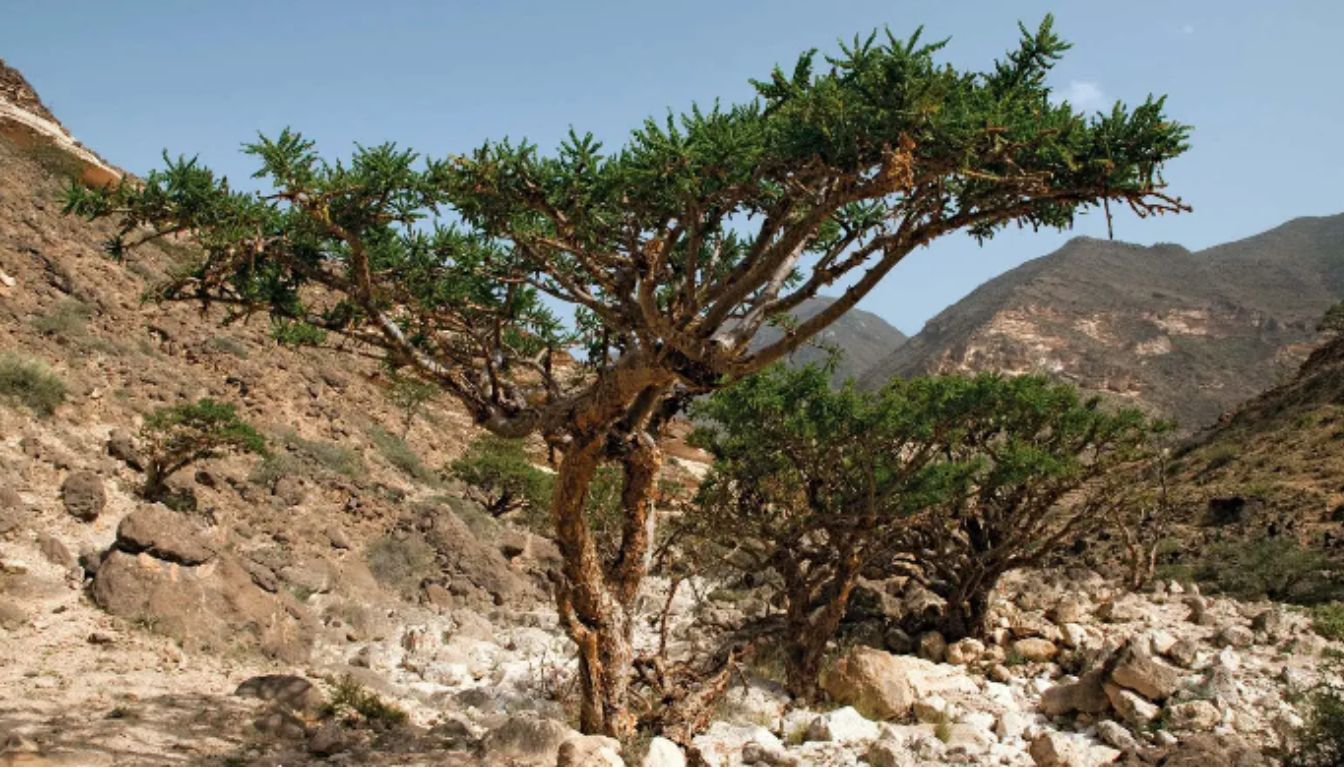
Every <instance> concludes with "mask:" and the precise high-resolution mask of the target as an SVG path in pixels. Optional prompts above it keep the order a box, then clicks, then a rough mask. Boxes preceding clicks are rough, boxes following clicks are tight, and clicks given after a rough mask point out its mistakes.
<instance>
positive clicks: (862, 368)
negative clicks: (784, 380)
mask: <svg viewBox="0 0 1344 768" xmlns="http://www.w3.org/2000/svg"><path fill="white" fill-rule="evenodd" d="M833 301H835V299H832V298H829V297H826V296H817V297H814V298H811V299H808V300H807V301H805V302H803V303H802V305H801V306H799V307H798V310H797V311H796V312H795V313H794V318H795V319H796V320H797V321H798V322H802V321H804V320H806V319H808V318H809V317H811V316H813V315H815V314H816V313H818V312H820V311H821V310H823V309H825V308H826V307H827V306H829V305H830V304H831V302H833ZM782 334H783V329H781V328H779V327H778V326H766V327H765V328H763V329H761V332H760V333H759V334H757V336H756V338H755V339H754V340H753V341H752V344H753V346H755V347H758V348H759V347H764V346H767V345H769V344H772V343H774V342H775V341H776V340H777V339H779V338H780V336H781V335H782ZM905 339H906V336H905V334H904V333H901V332H900V331H899V330H897V329H896V328H895V327H893V326H892V325H891V324H890V323H888V322H887V321H886V320H883V319H882V318H880V317H878V316H877V315H874V314H873V313H871V312H865V311H863V310H861V309H851V310H850V311H848V312H846V313H845V314H844V315H842V316H841V317H840V319H839V320H836V321H835V322H834V323H832V324H831V325H830V327H828V328H826V329H825V330H824V331H822V332H821V333H819V334H817V335H816V336H815V337H813V338H812V340H811V341H809V342H808V343H807V344H804V345H803V346H802V347H800V348H799V349H798V350H796V351H795V352H794V353H793V354H792V355H790V356H789V360H788V361H789V363H790V364H792V365H807V364H808V363H819V362H824V361H825V360H826V359H827V358H828V357H829V355H830V350H831V349H832V348H834V349H838V350H840V352H841V353H843V354H842V355H841V357H840V359H839V360H838V361H837V364H836V367H835V374H834V376H833V377H832V378H833V379H834V380H835V381H836V382H837V383H839V382H842V381H845V380H846V379H851V378H853V379H857V378H860V377H862V376H863V375H864V373H866V372H867V371H868V370H869V369H870V368H872V367H873V366H874V365H876V364H878V363H879V362H881V361H882V360H884V359H886V357H887V356H888V355H890V354H891V352H892V350H894V349H896V348H898V347H900V346H901V345H902V344H904V343H905Z"/></svg>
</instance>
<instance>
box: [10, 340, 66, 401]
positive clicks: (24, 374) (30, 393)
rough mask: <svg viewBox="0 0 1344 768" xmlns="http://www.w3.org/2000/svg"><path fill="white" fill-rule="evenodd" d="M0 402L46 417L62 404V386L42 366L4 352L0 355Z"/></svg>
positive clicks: (58, 378) (55, 377) (63, 393)
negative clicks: (8, 402)
mask: <svg viewBox="0 0 1344 768" xmlns="http://www.w3.org/2000/svg"><path fill="white" fill-rule="evenodd" d="M0 398H3V399H5V400H8V401H10V402H12V403H15V404H17V405H21V406H23V407H25V408H27V409H28V410H30V411H32V412H33V413H35V414H37V415H38V416H50V415H52V414H53V413H55V412H56V408H57V407H58V406H59V405H60V404H61V403H64V402H65V382H63V381H61V379H60V377H59V376H57V375H56V374H55V373H52V371H51V369H49V368H47V366H46V365H45V364H43V363H41V362H39V361H37V360H32V359H29V358H26V357H21V356H19V355H16V354H13V353H10V352H6V353H4V354H3V355H0Z"/></svg>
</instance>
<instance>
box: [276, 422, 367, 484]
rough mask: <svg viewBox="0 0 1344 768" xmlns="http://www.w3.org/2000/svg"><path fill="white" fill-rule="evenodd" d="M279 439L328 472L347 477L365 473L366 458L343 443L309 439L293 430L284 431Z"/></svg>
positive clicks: (307, 460)
mask: <svg viewBox="0 0 1344 768" xmlns="http://www.w3.org/2000/svg"><path fill="white" fill-rule="evenodd" d="M279 440H280V442H281V443H282V444H283V445H284V446H285V447H286V448H288V449H289V450H290V451H293V452H294V453H296V454H298V456H299V457H300V458H301V459H303V460H304V461H305V462H306V463H309V464H315V465H317V466H318V467H319V468H321V469H323V470H325V471H327V472H333V473H335V474H338V475H345V476H346V477H358V476H359V475H362V474H363V473H364V459H362V458H360V455H359V454H358V453H357V452H355V451H354V450H352V449H350V448H347V447H345V446H343V445H339V444H337V443H329V442H326V441H324V440H309V439H308V438H306V437H303V436H302V435H300V434H299V433H297V432H295V431H293V430H287V431H285V432H282V433H281V434H280V436H279Z"/></svg>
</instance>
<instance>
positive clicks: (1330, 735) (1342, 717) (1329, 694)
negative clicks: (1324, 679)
mask: <svg viewBox="0 0 1344 768" xmlns="http://www.w3.org/2000/svg"><path fill="white" fill-rule="evenodd" d="M1307 701H1308V702H1309V703H1308V711H1307V722H1306V725H1305V726H1304V727H1303V728H1302V729H1301V730H1300V731H1299V732H1298V733H1297V734H1296V739H1297V745H1296V747H1295V748H1294V749H1293V750H1292V752H1290V753H1289V754H1288V755H1287V758H1286V759H1285V760H1284V764H1285V765H1344V691H1341V690H1340V689H1339V688H1338V687H1337V686H1334V685H1322V686H1320V687H1319V688H1317V689H1316V690H1315V691H1314V692H1312V694H1311V695H1310V696H1309V697H1308V698H1307Z"/></svg>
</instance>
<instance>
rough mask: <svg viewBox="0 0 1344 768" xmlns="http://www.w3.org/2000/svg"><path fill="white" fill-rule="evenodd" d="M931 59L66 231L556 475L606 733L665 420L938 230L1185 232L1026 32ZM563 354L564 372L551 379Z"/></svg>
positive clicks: (1152, 164)
mask: <svg viewBox="0 0 1344 768" xmlns="http://www.w3.org/2000/svg"><path fill="white" fill-rule="evenodd" d="M941 48H942V44H941V43H933V44H925V43H923V42H921V40H920V35H919V34H918V33H916V34H915V35H912V36H911V37H909V38H908V39H899V38H896V37H894V36H892V35H891V34H890V33H887V34H885V35H879V34H876V33H875V34H874V35H872V36H869V37H868V38H866V39H856V40H855V41H854V43H853V44H851V45H847V46H842V47H841V50H840V51H839V53H838V54H837V55H835V56H834V57H828V58H826V59H824V61H823V62H822V65H821V66H820V67H819V66H817V65H818V63H819V62H818V59H817V56H816V52H815V51H809V52H807V53H805V54H803V55H802V56H801V57H799V59H798V61H797V64H796V66H794V68H793V70H792V72H791V73H786V72H784V71H782V70H779V69H776V70H775V71H774V73H773V74H772V75H771V76H770V77H769V78H767V79H766V80H764V81H761V82H758V83H756V84H755V85H756V88H757V91H758V97H757V98H756V99H755V100H754V101H751V102H749V103H744V104H737V105H733V106H727V107H720V106H718V105H716V106H715V107H713V108H710V109H701V108H692V109H691V110H690V111H688V112H686V113H684V114H681V115H678V116H672V115H669V116H668V117H667V119H665V120H661V121H657V120H649V121H648V122H646V123H645V124H644V125H643V126H641V127H640V128H638V129H636V130H635V131H634V132H633V134H632V135H631V137H630V139H629V140H628V141H627V143H626V144H625V145H624V146H622V147H621V148H619V149H618V150H616V151H614V152H608V151H604V149H603V147H602V146H601V145H600V144H599V143H598V142H597V141H595V140H594V139H593V138H592V137H591V136H589V135H579V134H572V135H571V136H570V137H569V139H568V140H567V141H565V142H564V143H563V144H562V145H561V146H560V147H559V148H558V150H557V151H556V152H554V153H553V154H549V155H546V154H542V153H541V152H539V151H538V150H537V148H536V147H535V146H533V145H531V144H527V143H513V142H510V141H498V142H493V141H492V142H488V143H486V144H485V145H483V146H481V147H480V148H478V149H476V150H475V151H472V152H469V153H468V154H466V155H462V156H451V157H448V158H444V159H432V158H431V159H421V158H420V157H419V156H417V155H416V154H415V153H414V152H412V151H410V150H406V149H399V148H397V147H396V146H395V145H393V144H384V145H381V146H376V147H361V148H359V149H358V150H357V151H356V152H355V153H354V155H353V156H352V157H351V158H350V159H349V160H348V161H344V162H342V161H333V162H327V161H324V160H322V159H321V158H320V156H319V155H318V154H317V152H316V151H315V148H314V145H313V144H312V142H310V141H307V140H305V139H303V138H302V137H301V136H300V135H298V134H296V133H293V132H290V131H284V132H282V133H281V134H280V135H279V136H276V137H273V138H266V137H262V138H261V139H259V140H258V141H257V142H256V143H255V144H252V145H249V146H248V148H247V151H248V152H250V153H252V154H254V155H256V156H257V157H258V158H259V160H260V161H261V170H260V171H259V172H258V174H257V176H258V177H259V178H261V179H263V180H264V182H265V184H267V185H268V186H269V189H267V190H265V191H263V192H259V193H251V192H243V191H239V190H236V189H234V188H233V187H232V186H230V185H229V184H228V182H227V180H225V179H222V178H219V177H217V176H216V175H215V174H213V173H212V172H211V171H209V170H208V169H207V168H204V167H202V166H201V165H200V164H199V163H198V162H196V161H195V160H186V159H182V160H176V161H171V160H170V161H167V165H166V167H165V168H164V169H163V170H160V171H157V172H154V173H152V174H150V175H149V176H148V177H147V178H145V179H144V180H143V181H129V180H128V181H126V182H124V183H123V184H121V185H120V186H119V187H116V188H111V189H104V190H81V189H74V190H72V192H71V194H70V197H69V200H68V209H69V210H70V211H72V212H74V213H77V214H81V215H85V216H89V217H95V218H101V217H115V218H116V219H117V220H118V221H119V223H120V232H121V236H120V237H118V238H117V239H116V240H115V242H114V243H113V244H112V250H113V251H114V253H116V254H121V253H123V252H125V251H126V250H127V249H128V248H131V247H133V246H134V245H135V244H136V243H138V242H142V241H144V240H145V239H148V238H154V237H162V236H164V235H169V234H183V235H188V236H190V237H192V238H193V239H195V240H196V241H197V242H198V243H199V244H200V245H201V247H202V249H203V254H204V255H203V257H202V259H201V261H200V263H199V264H197V265H195V268H194V270H192V271H191V272H190V273H189V274H187V275H185V276H183V277H181V278H180V279H177V280H175V281H174V282H173V283H172V284H171V285H169V286H167V287H165V289H164V291H163V293H162V295H163V296H164V298H195V299H200V300H203V301H208V302H217V303H224V304H228V305H231V306H232V307H234V308H236V310H237V311H238V312H242V313H246V312H251V311H256V310H264V311H267V312H270V313H271V314H272V315H273V316H275V317H278V318H281V319H283V320H285V321H289V322H299V323H304V324H306V326H305V327H307V326H311V327H314V328H319V329H322V330H324V331H325V332H327V333H328V334H339V335H344V336H347V337H352V338H354V339H357V340H359V341H361V342H363V343H364V344H365V345H367V346H368V347H372V348H374V349H381V350H383V351H384V352H385V353H386V355H387V356H388V357H389V361H390V362H391V363H393V364H394V365H399V366H405V367H409V368H410V369H411V370H412V371H414V373H415V374H416V375H418V376H421V377H423V378H424V379H425V380H426V381H430V382H433V383H435V384H437V385H438V386H440V387H441V388H443V389H444V390H445V391H446V392H448V393H450V394H451V395H453V396H454V397H456V398H457V399H458V400H460V401H461V402H462V403H463V404H464V405H465V406H466V407H467V408H468V409H469V411H470V412H471V414H472V415H473V416H474V417H475V419H476V421H477V422H478V423H479V424H480V425H481V426H483V427H484V428H486V429H488V430H490V431H491V432H494V433H495V434H498V435H501V436H505V437H519V436H523V435H528V434H539V435H540V436H541V437H542V438H543V439H544V440H545V441H546V442H547V443H548V444H549V445H550V446H551V447H552V448H554V449H555V450H556V451H557V452H559V453H560V454H562V456H563V458H562V459H561V461H560V463H559V467H558V474H557V477H556V482H555V493H554V495H553V501H552V509H551V514H552V517H553V520H554V523H555V529H556V535H557V539H558V544H559V546H560V550H561V553H562V555H563V557H564V563H565V565H564V569H563V570H564V573H563V578H562V579H561V580H560V581H559V582H558V584H557V589H556V597H557V605H558V607H559V609H560V612H561V615H562V616H563V622H564V625H565V626H566V628H567V629H568V631H569V633H570V635H571V637H572V638H573V639H574V640H575V642H576V643H577V645H578V648H579V656H580V680H581V682H582V692H583V693H582V697H583V700H582V704H581V716H580V719H581V726H582V728H583V729H584V730H585V731H588V732H605V733H611V734H624V733H628V732H629V731H630V730H631V728H632V727H633V721H632V718H631V716H630V713H629V709H628V707H627V706H626V699H627V693H628V681H629V672H630V664H631V642H630V641H631V632H632V626H633V625H632V617H631V615H630V614H631V612H632V610H633V606H634V604H635V596H636V593H637V592H638V590H639V587H640V583H641V579H642V577H643V576H644V573H645V571H646V569H647V561H648V553H649V547H650V544H649V542H650V531H651V528H652V526H653V520H654V513H653V510H652V509H651V499H652V490H653V488H654V484H655V482H656V476H657V474H658V471H659V467H660V462H661V454H660V451H659V448H658V442H657V437H658V434H659V431H660V429H661V428H662V426H663V425H664V424H665V423H666V421H667V419H668V418H669V416H670V415H671V414H672V413H674V412H675V411H676V409H677V408H678V407H680V405H681V404H682V403H684V402H686V400H687V398H688V397H690V396H692V395H695V394H699V393H705V392H710V391H713V390H715V389H716V388H718V387H720V386H722V385H723V384H725V383H726V382H729V381H732V380H734V379H737V378H740V377H742V376H745V375H747V374H750V373H752V372H754V371H758V370H761V369H762V368H764V367H766V366H767V365H769V364H770V363H772V362H774V361H776V360H779V359H780V358H782V357H784V356H785V355H787V354H788V353H789V352H790V351H791V350H793V349H795V348H797V347H798V346H799V345H800V344H802V343H803V342H805V341H807V340H808V339H809V338H810V337H811V336H813V335H814V334H815V333H817V331H819V330H821V329H822V328H824V327H826V325H827V324H829V323H830V322H832V321H833V320H835V319H836V318H837V317H839V316H840V315H842V314H843V313H844V312H845V311H846V310H848V309H849V308H851V307H853V306H854V305H855V304H856V303H857V302H858V301H859V300H860V299H862V298H863V297H864V296H865V295H867V294H868V293H869V292H870V291H871V290H872V289H873V288H874V286H876V285H877V284H878V283H879V282H880V281H881V280H882V279H883V278H884V277H886V276H887V275H888V274H889V273H890V272H891V270H892V268H893V267H895V266H896V265H897V264H898V263H900V261H901V260H902V259H904V258H905V257H906V256H907V255H908V254H910V253H911V252H913V251H914V250H915V249H917V248H920V247H922V246H924V245H927V244H929V243H931V242H932V241H934V240H936V239H938V238H939V237H942V236H944V235H948V234H951V233H954V232H958V231H965V232H968V233H970V234H971V235H973V236H974V237H976V238H978V239H981V240H983V239H984V238H988V237H990V236H992V235H993V234H994V233H995V232H996V231H998V230H1000V229H1001V228H1003V227H1006V226H1010V225H1019V226H1030V227H1042V226H1045V227H1067V226H1069V225H1070V224H1071V223H1072V222H1073V219H1074V216H1075V215H1076V213H1077V212H1078V211H1079V210H1081V209H1084V208H1089V207H1094V206H1101V205H1103V204H1108V203H1118V204H1128V206H1129V207H1130V208H1132V209H1133V210H1134V211H1135V212H1136V213H1138V214H1139V215H1148V214H1152V213H1158V212H1166V211H1179V210H1182V209H1183V207H1184V206H1183V205H1182V204H1181V203H1180V201H1179V200H1178V199H1176V198H1173V197H1171V196H1169V195H1167V194H1166V193H1165V192H1164V191H1163V186H1164V185H1163V182H1162V179H1161V176H1160V172H1161V169H1162V167H1163V165H1164V164H1165V163H1166V162H1167V161H1169V160H1170V159H1172V158H1173V157H1176V156H1177V155H1179V154H1180V153H1181V152H1183V151H1184V150H1185V148H1186V137H1187V133H1188V129H1187V128H1186V127H1185V126H1183V125H1181V124H1179V123H1176V122H1174V121H1172V120H1170V119H1169V118H1168V117H1167V116H1166V115H1165V114H1164V111H1163V100H1162V99H1151V98H1150V99H1149V100H1148V101H1146V102H1144V103H1143V104H1141V105H1139V106H1137V107H1134V108H1133V109H1126V108H1124V107H1123V106H1121V105H1116V107H1115V108H1114V109H1113V110H1111V111H1109V112H1107V113H1104V114H1097V115H1092V116H1088V115H1085V114H1082V113H1079V112H1078V111H1076V110H1075V109H1074V108H1073V107H1072V106H1071V105H1069V104H1068V103H1065V102H1057V101H1055V100H1054V99H1053V98H1052V94H1051V90H1050V87H1049V85H1048V84H1047V82H1046V77H1047V74H1048V73H1049V71H1050V69H1051V67H1052V66H1053V65H1054V63H1055V61H1056V60H1057V59H1058V58H1059V57H1060V56H1061V55H1062V54H1063V52H1064V51H1065V50H1066V49H1067V48H1068V46H1067V44H1065V43H1064V42H1062V41H1061V40H1060V39H1059V38H1058V37H1057V36H1056V35H1055V33H1054V32H1053V31H1052V28H1051V22H1050V19H1049V18H1048V17H1047V19H1046V20H1045V22H1044V23H1042V25H1041V26H1040V28H1039V29H1038V30H1036V31H1027V30H1026V29H1023V35H1022V39H1021V42H1020V43H1019V45H1018V46H1017V47H1016V48H1015V49H1014V50H1012V51H1010V52H1009V53H1008V54H1007V56H1006V57H1005V58H1003V59H1002V60H1000V61H999V62H997V63H996V64H995V65H994V67H993V68H991V69H990V70H989V71H985V72H974V71H961V70H958V69H956V68H954V67H952V66H950V65H947V64H944V63H941V62H939V61H938V58H937V57H938V53H939V50H940V49H941ZM450 220H451V221H453V222H454V223H451V224H450V223H445V222H447V221H450ZM833 285H843V286H845V288H844V289H843V291H841V292H840V294H839V298H838V300H836V301H835V302H834V303H832V304H831V305H829V306H828V307H827V309H825V310H824V311H822V312H820V313H818V314H816V315H814V316H813V317H810V318H808V319H807V320H806V321H804V322H801V323H797V324H794V325H790V327H789V330H788V332H787V333H785V334H783V335H782V336H781V337H780V338H779V339H777V340H776V341H774V342H772V343H770V344H767V345H764V346H762V347H753V346H751V344H750V342H751V340H752V339H753V337H754V336H755V334H756V333H757V331H758V330H759V329H760V328H761V327H762V326H763V325H765V324H766V323H769V322H773V321H775V320H776V319H777V318H780V317H784V316H787V315H788V314H789V313H790V312H791V311H792V310H794V309H795V308H797V307H798V306H799V305H800V304H802V302H804V301H805V300H806V299H808V298H809V297H812V296H815V295H816V294H817V292H818V291H820V290H821V289H823V288H826V287H828V286H833ZM557 306H558V307H572V308H574V309H575V310H576V315H577V317H576V322H575V323H573V324H567V323H565V322H562V320H561V318H560V316H559V315H558V313H557V311H556V310H555V309H554V308H555V307H557ZM566 350H575V351H577V352H580V353H581V354H577V355H576V357H578V358H579V359H580V360H581V364H579V365H577V366H569V365H557V364H556V362H557V360H558V359H560V358H561V355H560V353H561V352H564V351H566ZM604 462H605V463H610V464H613V465H615V466H618V467H620V471H621V472H622V474H623V475H624V483H623V490H622V504H623V517H624V519H623V523H622V533H621V538H620V542H619V546H617V547H615V548H614V555H612V556H610V557H603V556H601V554H600V553H599V549H598V548H597V547H596V546H595V545H594V541H593V536H592V533H591V530H590V526H589V524H588V522H587V521H586V519H585V515H584V510H585V496H586V493H587V489H588V486H589V483H590V482H591V480H592V478H593V475H594V472H596V471H597V468H598V466H599V465H600V464H602V463H604Z"/></svg>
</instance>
